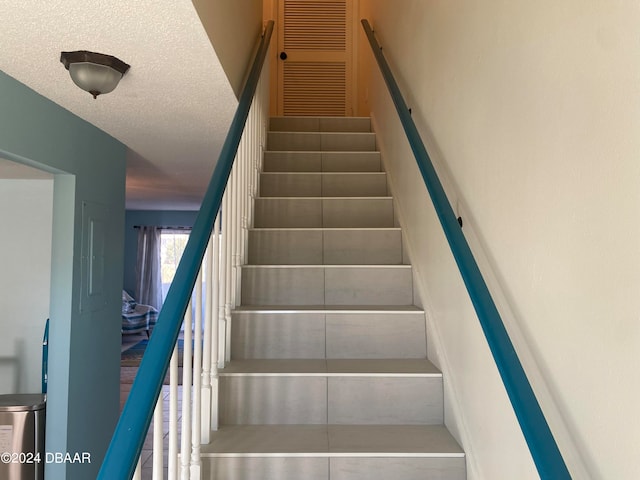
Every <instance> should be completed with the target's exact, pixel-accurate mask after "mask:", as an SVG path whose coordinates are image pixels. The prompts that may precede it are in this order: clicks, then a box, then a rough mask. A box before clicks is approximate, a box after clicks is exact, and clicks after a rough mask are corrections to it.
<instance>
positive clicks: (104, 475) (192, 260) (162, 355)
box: [97, 21, 274, 480]
mask: <svg viewBox="0 0 640 480" xmlns="http://www.w3.org/2000/svg"><path fill="white" fill-rule="evenodd" d="M273 24H274V22H273V21H270V22H268V23H267V25H266V27H265V30H264V33H263V35H262V40H261V41H260V45H259V47H258V52H257V53H256V56H255V59H254V61H253V65H252V67H251V71H250V73H249V76H248V77H247V81H246V83H245V86H244V89H243V90H242V93H241V95H240V99H239V103H238V109H237V110H236V113H235V115H234V117H233V120H232V122H231V126H230V127H229V132H228V133H227V137H226V139H225V142H224V144H223V146H222V150H221V151H220V157H219V159H218V163H216V166H215V169H214V171H213V175H212V176H211V181H210V183H209V186H208V188H207V191H206V193H205V196H204V199H203V201H202V206H201V207H200V212H199V213H198V216H197V218H196V221H195V223H194V225H193V228H192V230H191V234H190V235H189V240H188V242H187V245H186V247H185V249H184V253H183V254H182V259H181V260H180V264H179V265H178V269H177V270H176V274H175V277H174V280H173V282H172V283H171V287H169V292H168V293H167V298H166V300H165V302H164V305H163V306H162V310H161V311H160V315H159V316H158V322H157V324H156V326H155V327H154V329H153V335H152V336H151V338H150V339H149V344H148V345H147V348H146V351H145V354H144V356H143V357H142V361H141V362H140V367H139V369H138V374H137V375H136V378H135V380H134V382H133V386H132V388H131V392H130V393H129V397H128V399H127V402H126V403H125V405H124V409H123V411H122V415H121V416H120V420H119V421H118V424H117V425H116V429H115V432H114V434H113V437H112V439H111V443H110V445H109V449H108V450H107V453H106V455H105V458H104V462H103V463H102V467H101V468H100V471H99V472H98V477H97V478H98V480H113V479H118V480H120V479H131V477H132V476H133V473H134V470H135V467H136V462H137V461H138V457H139V456H140V453H141V451H142V444H143V443H144V437H145V435H146V433H147V430H148V429H149V425H150V424H151V418H152V416H153V409H154V405H155V402H156V400H157V399H158V395H159V394H160V389H161V388H162V382H163V379H164V377H165V375H166V372H167V367H168V366H169V361H170V359H171V354H172V352H173V348H174V345H175V343H176V341H177V339H178V334H179V332H180V325H181V323H182V319H183V317H184V314H185V311H186V310H187V306H188V304H189V299H190V298H191V292H192V291H193V287H194V285H195V281H196V276H197V274H198V271H199V270H200V265H201V264H202V259H203V257H204V253H205V250H206V248H207V243H208V242H209V237H210V236H211V231H212V230H213V223H214V221H215V217H216V215H217V213H218V211H219V210H220V204H221V202H222V196H223V194H224V190H225V186H226V184H227V180H228V179H229V174H230V173H231V168H232V166H233V161H234V158H235V156H236V152H237V150H238V145H239V143H240V139H241V137H242V132H243V131H244V125H245V123H246V121H247V116H248V114H249V108H250V107H251V102H252V101H253V97H254V94H255V91H256V87H257V85H258V80H259V79H260V72H261V71H262V65H263V64H264V59H265V57H266V54H267V51H268V49H269V42H270V40H271V34H272V32H273Z"/></svg>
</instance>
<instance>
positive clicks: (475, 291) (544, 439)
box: [361, 19, 571, 480]
mask: <svg viewBox="0 0 640 480" xmlns="http://www.w3.org/2000/svg"><path fill="white" fill-rule="evenodd" d="M361 22H362V26H363V27H364V31H365V33H366V35H367V38H368V39H369V43H370V44H371V48H372V50H373V54H374V56H375V58H376V60H377V62H378V66H379V67H380V71H381V72H382V76H383V77H384V81H385V83H386V84H387V88H388V89H389V93H390V94H391V98H392V99H393V103H394V105H395V107H396V110H397V112H398V115H399V117H400V121H401V123H402V126H403V127H404V131H405V134H406V135H407V139H408V140H409V144H410V145H411V150H412V151H413V155H414V156H415V158H416V162H417V163H418V168H419V169H420V173H421V174H422V178H423V180H424V183H425V185H426V187H427V190H428V191H429V195H430V196H431V201H432V202H433V205H434V207H435V210H436V213H437V215H438V218H439V219H440V224H441V225H442V228H443V230H444V233H445V236H446V238H447V241H448V242H449V247H450V248H451V251H452V253H453V256H454V258H455V260H456V263H457V265H458V269H459V270H460V274H461V275H462V278H463V280H464V283H465V285H466V287H467V291H468V293H469V296H470V297H471V302H472V303H473V306H474V308H475V310H476V313H477V315H478V319H479V320H480V325H481V326H482V330H483V332H484V335H485V337H486V339H487V343H488V344H489V348H490V350H491V353H492V354H493V358H494V360H495V362H496V366H497V367H498V371H499V372H500V376H501V377H502V381H503V383H504V386H505V389H506V391H507V394H508V396H509V399H510V400H511V405H512V406H513V410H514V411H515V414H516V417H517V419H518V422H519V423H520V428H521V429H522V433H523V434H524V437H525V440H526V442H527V445H528V446H529V451H530V452H531V456H532V457H533V461H534V463H535V465H536V468H537V469H538V474H539V475H540V478H541V479H543V480H564V479H570V478H571V475H570V474H569V470H568V469H567V466H566V465H565V463H564V459H563V458H562V454H561V453H560V450H559V449H558V445H557V444H556V441H555V439H554V438H553V434H552V433H551V430H550V429H549V425H548V424H547V420H546V419H545V417H544V414H543V413H542V409H541V408H540V405H539V404H538V400H537V399H536V396H535V394H534V392H533V389H532V388H531V384H530V383H529V380H528V379H527V375H526V373H525V372H524V369H523V368H522V364H521V363H520V360H519V359H518V355H517V353H516V351H515V349H514V348H513V344H512V343H511V340H510V339H509V335H508V333H507V331H506V329H505V326H504V323H503V322H502V319H501V318H500V314H499V313H498V309H497V308H496V305H495V303H494V301H493V298H491V294H490V293H489V289H488V287H487V284H486V283H485V281H484V278H483V277H482V274H481V273H480V269H479V268H478V264H477V263H476V261H475V258H474V257H473V254H472V253H471V249H470V248H469V244H468V243H467V240H466V239H465V237H464V234H463V233H462V230H461V228H460V225H459V224H458V220H457V218H456V215H455V214H454V211H453V208H451V204H450V203H449V200H448V199H447V195H446V194H445V192H444V189H443V188H442V184H441V183H440V180H439V179H438V174H437V173H436V171H435V169H434V167H433V163H432V162H431V159H430V158H429V154H428V153H427V149H426V148H425V146H424V143H423V142H422V139H421V138H420V134H419V133H418V129H417V128H416V126H415V123H414V122H413V120H412V118H411V114H410V112H409V108H408V107H407V104H406V103H405V101H404V98H403V97H402V93H401V92H400V88H399V87H398V84H397V83H396V81H395V79H394V77H393V73H392V72H391V69H390V68H389V65H388V64H387V61H386V60H385V58H384V56H383V55H382V47H380V45H379V44H378V42H377V40H376V38H375V36H374V34H373V30H372V29H371V26H370V25H369V22H368V21H367V20H366V19H363V20H362V21H361Z"/></svg>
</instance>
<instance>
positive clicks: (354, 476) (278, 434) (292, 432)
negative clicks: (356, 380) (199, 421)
mask: <svg viewBox="0 0 640 480" xmlns="http://www.w3.org/2000/svg"><path fill="white" fill-rule="evenodd" d="M202 460H203V463H202V467H203V478H206V479H214V478H233V479H234V480H249V479H251V480H294V479H295V480H299V479H305V480H320V479H324V480H326V479H327V478H329V476H330V478H331V479H332V480H336V479H339V480H387V479H389V478H396V479H402V480H423V479H426V478H428V479H436V480H463V479H464V478H465V458H464V453H463V451H462V449H461V448H460V446H459V445H458V443H457V442H456V441H455V439H454V438H453V437H452V436H451V434H450V433H449V432H448V431H447V430H446V428H445V427H444V426H442V425H424V426H423V425H401V426H400V425H249V426H246V425H241V426H223V427H222V428H221V429H220V430H218V431H216V432H213V433H212V442H211V443H210V444H209V445H203V446H202Z"/></svg>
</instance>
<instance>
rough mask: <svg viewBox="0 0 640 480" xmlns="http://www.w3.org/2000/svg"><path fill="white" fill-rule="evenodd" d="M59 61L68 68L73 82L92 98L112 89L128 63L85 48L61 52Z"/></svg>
mask: <svg viewBox="0 0 640 480" xmlns="http://www.w3.org/2000/svg"><path fill="white" fill-rule="evenodd" d="M60 61H61V62H62V63H63V64H64V66H65V68H66V69H67V70H69V74H70V75H71V79H72V80H73V83H75V84H76V85H77V86H78V87H80V88H81V89H83V90H85V91H87V92H89V93H90V94H91V95H93V98H96V97H97V96H98V95H101V94H103V93H109V92H111V91H113V89H114V88H116V87H117V86H118V82H120V79H121V78H122V76H123V75H124V74H125V73H126V71H127V70H129V65H127V64H126V63H124V62H123V61H122V60H120V59H118V58H116V57H112V56H111V55H104V54H102V53H94V52H88V51H86V50H79V51H77V52H62V53H61V55H60Z"/></svg>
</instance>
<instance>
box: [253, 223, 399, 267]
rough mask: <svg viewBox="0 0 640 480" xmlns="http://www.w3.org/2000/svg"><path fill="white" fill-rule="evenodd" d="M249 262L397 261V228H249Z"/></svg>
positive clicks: (305, 263) (383, 263) (392, 262)
mask: <svg viewBox="0 0 640 480" xmlns="http://www.w3.org/2000/svg"><path fill="white" fill-rule="evenodd" d="M248 263H249V264H251V265H322V264H325V265H349V264H355V265H400V264H402V236H401V232H400V230H345V231H341V230H325V231H321V230H252V231H250V232H249V261H248Z"/></svg>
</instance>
